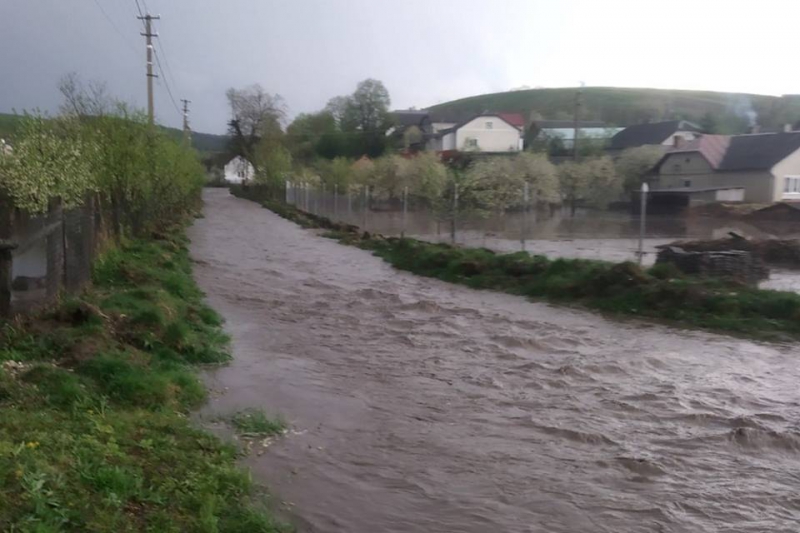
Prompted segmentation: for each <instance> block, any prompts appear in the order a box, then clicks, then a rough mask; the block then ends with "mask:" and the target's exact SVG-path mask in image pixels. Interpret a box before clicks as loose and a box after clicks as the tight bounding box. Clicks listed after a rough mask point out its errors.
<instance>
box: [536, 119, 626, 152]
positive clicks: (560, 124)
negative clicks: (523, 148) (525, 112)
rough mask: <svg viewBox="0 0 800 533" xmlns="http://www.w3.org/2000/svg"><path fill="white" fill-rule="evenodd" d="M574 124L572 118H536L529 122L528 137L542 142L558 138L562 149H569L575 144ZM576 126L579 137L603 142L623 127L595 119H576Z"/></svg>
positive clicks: (589, 140) (588, 140)
mask: <svg viewBox="0 0 800 533" xmlns="http://www.w3.org/2000/svg"><path fill="white" fill-rule="evenodd" d="M575 126H576V124H575V121H574V120H536V121H534V122H533V123H532V124H531V128H530V129H531V135H530V137H529V138H531V139H532V140H533V139H535V140H537V141H544V142H549V141H555V140H558V142H560V143H561V146H562V147H563V148H564V149H566V150H571V149H572V147H573V146H574V145H575ZM577 127H578V131H579V132H580V133H579V134H578V135H579V139H580V140H586V141H587V142H593V143H594V142H596V143H605V141H607V140H608V139H609V138H611V137H613V136H614V135H616V134H617V133H619V132H620V131H622V130H623V129H624V128H616V127H609V126H606V124H605V123H604V122H601V121H597V120H581V121H578V123H577Z"/></svg>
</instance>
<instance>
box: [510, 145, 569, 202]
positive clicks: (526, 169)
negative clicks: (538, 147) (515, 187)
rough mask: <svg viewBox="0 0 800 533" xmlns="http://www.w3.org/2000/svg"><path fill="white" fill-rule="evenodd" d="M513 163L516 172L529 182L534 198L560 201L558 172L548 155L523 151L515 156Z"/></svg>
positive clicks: (524, 180) (542, 200)
mask: <svg viewBox="0 0 800 533" xmlns="http://www.w3.org/2000/svg"><path fill="white" fill-rule="evenodd" d="M513 164H514V172H515V173H517V174H519V175H520V176H521V177H522V180H523V182H527V183H528V185H529V187H530V193H531V197H532V198H533V199H535V200H536V201H540V202H547V203H556V202H558V201H559V194H558V174H557V172H556V167H555V165H553V164H552V163H551V162H550V160H549V159H548V158H547V156H546V155H544V154H531V153H521V154H519V155H517V156H516V157H514V159H513Z"/></svg>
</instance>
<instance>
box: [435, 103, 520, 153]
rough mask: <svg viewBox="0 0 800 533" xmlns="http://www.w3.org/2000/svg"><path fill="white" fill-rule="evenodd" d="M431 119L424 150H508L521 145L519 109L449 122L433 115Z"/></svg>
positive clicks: (513, 149)
mask: <svg viewBox="0 0 800 533" xmlns="http://www.w3.org/2000/svg"><path fill="white" fill-rule="evenodd" d="M431 122H432V123H433V128H434V133H433V134H432V135H430V136H429V138H428V142H427V149H428V150H435V151H437V152H449V151H458V152H482V153H508V152H521V151H522V148H523V137H524V133H525V119H524V117H523V116H522V115H520V114H519V113H479V114H475V115H472V116H469V117H467V118H465V119H463V120H461V121H460V122H457V123H452V125H450V124H451V123H448V122H440V121H438V120H435V119H432V120H431ZM442 125H448V126H449V127H444V128H442Z"/></svg>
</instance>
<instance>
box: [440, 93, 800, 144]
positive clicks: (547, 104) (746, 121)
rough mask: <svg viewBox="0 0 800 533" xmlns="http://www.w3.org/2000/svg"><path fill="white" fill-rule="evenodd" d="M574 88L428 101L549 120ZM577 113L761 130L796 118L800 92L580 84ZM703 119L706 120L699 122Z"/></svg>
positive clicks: (567, 103)
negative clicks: (754, 124) (769, 93)
mask: <svg viewBox="0 0 800 533" xmlns="http://www.w3.org/2000/svg"><path fill="white" fill-rule="evenodd" d="M576 91H577V89H576V88H564V89H526V90H520V91H510V92H504V93H493V94H482V95H480V96H471V97H468V98H462V99H460V100H453V101H452V102H446V103H443V104H438V105H435V106H431V107H430V108H429V109H430V110H431V111H439V112H454V113H458V114H461V113H481V112H484V111H489V112H502V111H507V112H517V113H522V114H523V115H524V116H525V117H526V118H530V117H531V114H532V113H533V114H535V115H537V116H539V117H540V118H544V119H550V120H567V119H572V117H573V112H574V106H575V94H576ZM581 91H582V95H581V119H582V120H602V121H604V122H606V123H607V124H609V125H612V126H628V125H631V124H640V123H643V122H648V121H659V120H674V119H683V120H690V121H692V122H696V123H698V124H701V125H705V124H708V125H710V126H713V127H712V128H711V129H713V130H714V131H713V133H744V132H745V131H746V130H747V129H748V127H749V126H750V123H751V118H750V117H751V116H752V119H754V120H756V122H757V123H758V125H759V126H761V128H762V129H763V130H779V129H781V128H782V127H783V125H784V124H785V123H795V122H797V121H799V120H800V95H786V96H767V95H761V94H744V93H721V92H712V91H679V90H667V89H627V88H617V87H584V88H583V89H581ZM704 123H705V124H704Z"/></svg>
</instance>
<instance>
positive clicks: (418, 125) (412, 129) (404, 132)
mask: <svg viewBox="0 0 800 533" xmlns="http://www.w3.org/2000/svg"><path fill="white" fill-rule="evenodd" d="M391 121H392V126H391V127H390V128H389V129H388V130H387V131H386V136H387V137H391V138H392V139H394V140H395V142H396V143H397V144H400V145H402V146H403V148H406V149H411V150H421V149H423V148H425V140H426V139H427V137H428V136H429V135H430V134H431V133H432V132H433V128H432V126H431V118H430V115H429V114H428V112H427V111H418V110H416V109H408V110H403V111H394V112H392V113H391Z"/></svg>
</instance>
